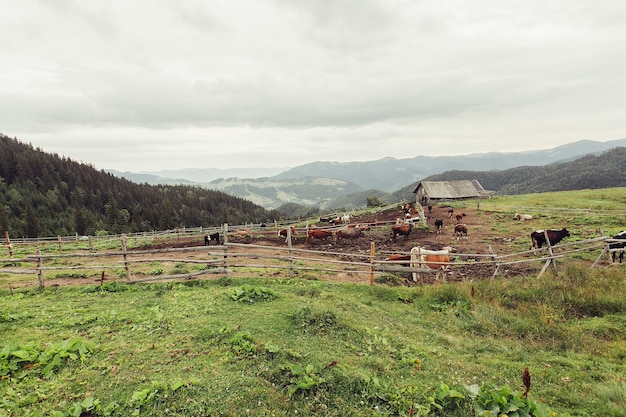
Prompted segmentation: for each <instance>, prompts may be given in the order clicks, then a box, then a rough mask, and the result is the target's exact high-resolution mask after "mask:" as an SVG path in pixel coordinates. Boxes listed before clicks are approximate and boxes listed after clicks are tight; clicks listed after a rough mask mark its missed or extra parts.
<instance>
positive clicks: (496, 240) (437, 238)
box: [142, 205, 541, 284]
mask: <svg viewBox="0 0 626 417" xmlns="http://www.w3.org/2000/svg"><path fill="white" fill-rule="evenodd" d="M450 209H451V208H450V207H449V206H446V205H440V206H433V207H432V211H431V212H426V213H425V214H426V222H427V225H428V227H427V228H426V227H424V225H422V224H419V223H417V224H416V226H415V227H414V228H413V229H412V231H411V233H410V235H409V236H408V238H406V239H405V237H403V236H397V237H396V239H395V240H393V239H392V236H391V232H390V225H391V224H392V223H394V222H395V221H396V219H398V218H403V217H404V213H403V211H402V209H401V207H398V208H397V209H394V210H388V211H385V212H380V213H376V214H372V215H366V216H359V217H353V218H352V219H351V223H352V224H354V223H356V224H367V225H370V229H369V230H367V231H365V232H364V236H362V237H360V238H357V239H354V240H349V239H345V240H342V241H340V242H335V241H334V240H332V239H329V240H327V241H321V240H317V239H313V240H311V241H310V242H307V241H306V230H305V229H304V228H298V229H297V230H296V235H295V236H294V238H293V244H292V247H293V248H296V249H306V250H313V251H320V252H334V253H338V254H339V255H337V257H338V258H339V259H341V260H344V261H361V262H362V258H355V257H354V255H365V256H368V255H370V254H371V245H372V243H373V244H374V247H375V253H376V257H377V259H384V258H386V257H387V256H389V255H390V254H393V253H405V254H406V253H408V252H410V250H411V248H413V247H415V246H418V245H419V246H421V247H424V248H426V249H431V250H439V249H441V248H443V247H446V246H452V247H453V248H454V249H456V251H457V255H455V257H454V258H453V260H455V261H456V263H455V264H454V265H451V268H450V269H449V271H448V273H447V280H448V281H460V280H464V279H482V278H490V277H492V276H493V274H494V271H495V267H494V266H493V265H492V264H482V263H481V262H475V263H471V264H467V263H466V261H467V260H468V258H469V259H472V260H475V261H486V260H487V256H488V255H489V254H490V250H491V251H493V253H497V254H506V253H512V252H516V251H518V249H514V248H512V247H511V246H512V243H513V242H514V241H515V240H516V239H524V238H526V240H528V244H529V245H530V240H529V238H527V237H526V236H525V235H524V236H506V235H504V236H503V235H501V234H500V233H499V232H498V231H497V230H498V228H493V227H491V226H492V225H493V223H494V222H495V221H496V220H495V219H494V218H493V217H491V216H490V215H489V214H486V213H485V212H479V211H478V210H476V209H471V208H463V209H454V212H453V213H450V212H449V210H450ZM462 213H463V214H465V215H464V216H462V218H461V222H462V223H463V224H465V225H467V228H468V234H467V237H462V238H457V237H455V236H453V234H454V226H455V225H456V224H457V219H456V215H457V214H462ZM414 216H417V214H414ZM435 219H441V220H443V223H444V225H443V228H442V230H441V232H439V233H437V231H436V228H435V225H434V224H435ZM507 221H510V222H513V220H512V219H510V220H507ZM310 226H316V227H317V228H328V227H329V225H328V223H320V222H318V223H316V224H314V225H310ZM529 227H530V226H529ZM337 228H339V226H337ZM335 230H336V229H335ZM529 230H532V228H530V229H529ZM228 242H230V243H243V244H254V245H263V246H279V247H287V244H286V243H285V238H284V237H278V235H277V233H276V230H275V228H274V227H273V226H272V227H267V228H266V230H260V229H258V228H257V229H254V230H249V233H245V232H242V233H241V234H238V233H232V234H230V235H229V237H228ZM190 244H192V245H204V242H181V243H180V244H179V245H180V246H185V245H187V246H188V245H190ZM212 244H213V242H212ZM164 246H169V247H173V245H172V244H171V243H170V244H164ZM174 246H175V245H174ZM162 247H163V246H162ZM142 249H145V247H143V248H142ZM341 253H345V254H346V255H345V256H341V255H340V254H341ZM351 255H352V256H351ZM466 255H467V256H466ZM469 255H484V257H480V256H473V257H472V256H469ZM299 256H303V255H301V254H300V255H299ZM311 256H312V257H314V256H315V254H313V255H311ZM259 262H261V261H258V260H255V263H257V264H258V263H259ZM540 267H541V265H539V266H538V267H537V265H529V264H520V265H517V266H515V267H511V268H508V269H507V270H503V271H499V273H500V274H501V275H509V276H512V275H529V274H530V275H532V274H533V273H534V272H536V271H538V270H539V268H540ZM359 275H360V274H356V275H355V274H350V273H345V274H342V273H338V274H329V275H328V276H327V277H328V279H331V280H335V281H350V282H363V280H364V278H363V276H359ZM400 275H402V276H403V277H404V278H407V280H408V279H409V278H410V277H411V275H410V274H409V273H406V274H400ZM427 279H428V278H427ZM430 281H434V274H433V277H432V279H430ZM409 284H410V283H409Z"/></svg>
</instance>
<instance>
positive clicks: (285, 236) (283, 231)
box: [278, 226, 297, 243]
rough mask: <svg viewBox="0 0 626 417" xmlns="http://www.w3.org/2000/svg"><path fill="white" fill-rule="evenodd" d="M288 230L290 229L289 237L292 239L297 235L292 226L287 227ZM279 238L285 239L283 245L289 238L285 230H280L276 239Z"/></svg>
mask: <svg viewBox="0 0 626 417" xmlns="http://www.w3.org/2000/svg"><path fill="white" fill-rule="evenodd" d="M289 229H291V236H292V237H293V236H296V235H297V233H296V228H295V227H294V226H289ZM281 236H282V237H284V238H285V243H287V239H288V238H289V237H288V234H287V229H281V230H280V231H279V232H278V237H281Z"/></svg>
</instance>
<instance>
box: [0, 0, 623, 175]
mask: <svg viewBox="0 0 626 417" xmlns="http://www.w3.org/2000/svg"><path fill="white" fill-rule="evenodd" d="M0 10H2V24H1V25H0V86H1V87H0V132H1V133H3V134H5V135H7V136H9V137H13V138H17V139H18V140H20V141H21V142H24V143H31V144H32V145H33V146H34V147H36V148H41V149H42V150H43V151H45V152H50V153H56V154H58V155H60V156H65V157H68V158H70V159H72V160H74V161H77V162H84V163H89V164H92V165H94V166H95V167H96V168H97V169H115V170H119V171H131V172H155V171H160V170H165V169H185V168H221V169H231V168H239V167H268V168H269V167H294V166H298V165H302V164H306V163H309V162H313V161H337V162H347V161H368V160H377V159H380V158H384V157H395V158H409V157H414V156H420V155H425V156H440V155H465V154H471V153H484V152H494V151H499V152H520V151H526V150H537V149H549V148H553V147H556V146H560V145H563V144H567V143H572V142H575V141H578V140H583V139H589V140H595V141H601V142H604V141H609V140H615V139H623V138H626V24H625V23H624V22H626V2H624V1H623V0H603V1H592V0H524V1H521V0H516V1H509V0H473V1H466V0H395V1H394V0H246V1H243V0H131V1H128V0H109V1H95V0H41V1H37V0H20V1H14V0H0Z"/></svg>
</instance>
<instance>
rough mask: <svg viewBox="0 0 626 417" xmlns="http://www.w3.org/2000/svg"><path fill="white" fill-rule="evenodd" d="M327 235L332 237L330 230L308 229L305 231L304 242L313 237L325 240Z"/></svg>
mask: <svg viewBox="0 0 626 417" xmlns="http://www.w3.org/2000/svg"><path fill="white" fill-rule="evenodd" d="M329 237H330V238H332V237H333V232H331V231H330V230H319V229H310V230H309V231H307V236H306V240H305V241H304V243H307V242H310V241H311V240H313V239H318V240H319V241H322V240H323V241H326V240H327V239H328V238H329Z"/></svg>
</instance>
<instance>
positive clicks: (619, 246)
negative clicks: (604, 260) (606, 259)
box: [609, 230, 626, 263]
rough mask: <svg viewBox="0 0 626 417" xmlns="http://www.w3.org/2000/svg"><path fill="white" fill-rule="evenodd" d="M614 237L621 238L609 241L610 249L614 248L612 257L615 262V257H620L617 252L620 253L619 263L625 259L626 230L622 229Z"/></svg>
mask: <svg viewBox="0 0 626 417" xmlns="http://www.w3.org/2000/svg"><path fill="white" fill-rule="evenodd" d="M613 239H619V240H620V242H612V243H609V249H613V251H612V252H611V259H613V262H615V259H616V258H617V257H618V255H617V253H619V263H622V262H623V261H624V248H626V230H622V231H621V232H619V233H618V234H616V235H615V236H613Z"/></svg>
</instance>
